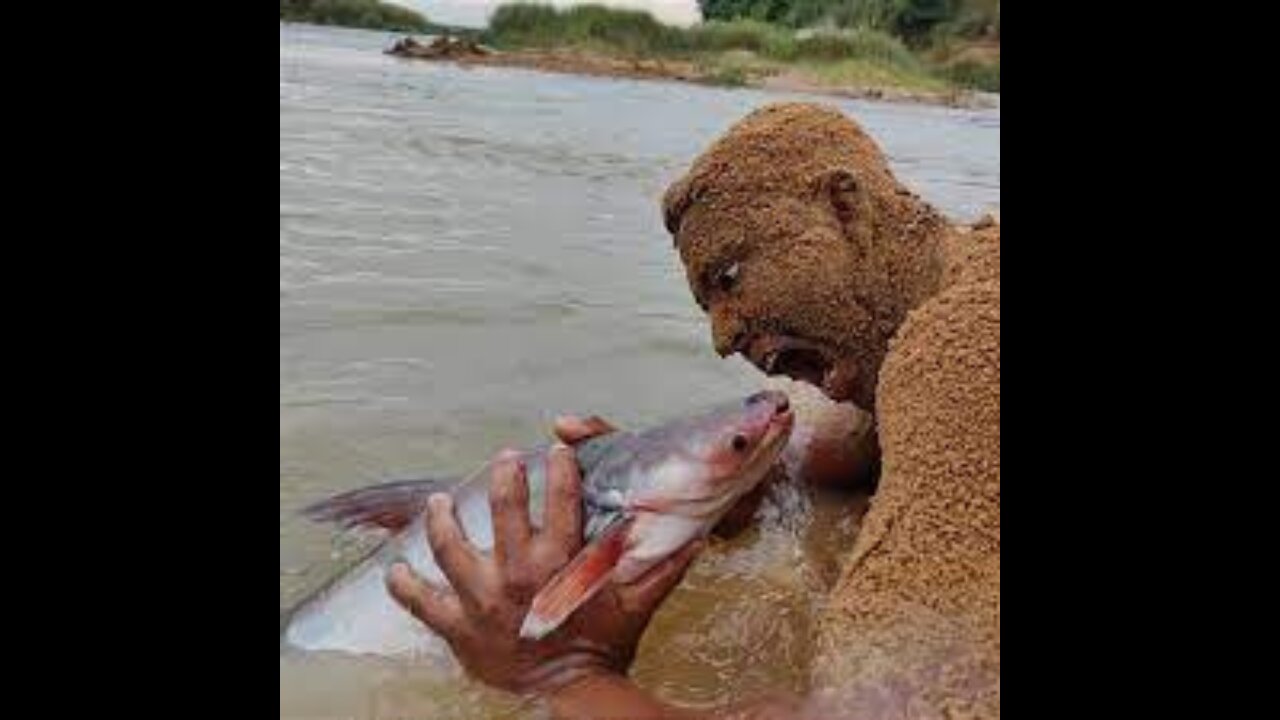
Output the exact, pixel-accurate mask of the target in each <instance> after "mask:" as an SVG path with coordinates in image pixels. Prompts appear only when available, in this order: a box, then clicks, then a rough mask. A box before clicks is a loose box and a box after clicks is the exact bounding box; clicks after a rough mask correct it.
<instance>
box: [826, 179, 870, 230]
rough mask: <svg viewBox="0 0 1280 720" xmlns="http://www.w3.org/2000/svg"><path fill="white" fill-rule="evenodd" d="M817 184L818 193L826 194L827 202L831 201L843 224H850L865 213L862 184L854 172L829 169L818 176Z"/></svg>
mask: <svg viewBox="0 0 1280 720" xmlns="http://www.w3.org/2000/svg"><path fill="white" fill-rule="evenodd" d="M815 184H816V185H817V187H816V188H815V189H816V190H817V194H818V195H820V196H825V197H826V200H827V202H829V203H831V208H832V210H834V211H835V213H836V217H837V218H839V220H840V224H841V225H848V224H850V223H852V222H854V221H855V220H858V219H860V218H859V216H860V215H861V214H862V213H863V206H864V205H865V203H864V202H863V199H862V195H863V193H862V185H861V183H859V182H858V178H857V177H856V176H855V175H854V174H853V173H852V172H850V171H849V170H846V169H844V168H836V169H834V170H827V171H826V172H824V173H822V175H820V176H818V178H817V180H816V183H815Z"/></svg>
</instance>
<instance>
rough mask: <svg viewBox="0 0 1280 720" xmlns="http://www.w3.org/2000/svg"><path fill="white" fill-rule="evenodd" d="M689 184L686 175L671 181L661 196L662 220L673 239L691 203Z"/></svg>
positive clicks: (691, 196) (691, 194)
mask: <svg viewBox="0 0 1280 720" xmlns="http://www.w3.org/2000/svg"><path fill="white" fill-rule="evenodd" d="M691 185H692V183H690V182H689V179H688V178H687V177H686V178H682V179H680V180H677V181H676V182H674V183H672V184H671V187H669V188H667V192H666V193H665V194H664V195H663V196H662V222H663V224H664V225H666V227H667V232H669V233H671V237H672V240H673V241H674V240H675V236H676V234H677V233H679V232H680V221H681V220H683V219H684V214H685V211H687V210H688V209H689V205H691V204H692V203H693V193H691V192H690V188H691Z"/></svg>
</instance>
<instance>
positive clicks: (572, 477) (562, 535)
mask: <svg viewBox="0 0 1280 720" xmlns="http://www.w3.org/2000/svg"><path fill="white" fill-rule="evenodd" d="M546 502H547V505H546V509H545V510H544V514H543V518H544V520H543V532H542V535H541V536H540V537H541V539H542V540H544V541H545V542H546V543H547V544H549V545H550V546H551V547H554V548H556V549H559V550H563V551H564V552H565V553H566V556H572V555H573V553H575V552H577V551H578V548H579V547H580V546H581V545H582V478H581V476H580V475H579V473H578V460H577V458H576V457H575V456H574V454H573V449H572V448H570V447H569V446H568V445H564V444H562V443H556V444H555V445H553V446H552V447H551V451H550V452H549V453H548V456H547V500H546Z"/></svg>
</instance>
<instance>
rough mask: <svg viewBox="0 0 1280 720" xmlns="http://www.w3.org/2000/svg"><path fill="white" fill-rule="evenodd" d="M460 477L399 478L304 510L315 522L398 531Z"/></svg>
mask: <svg viewBox="0 0 1280 720" xmlns="http://www.w3.org/2000/svg"><path fill="white" fill-rule="evenodd" d="M457 483H458V478H454V477H448V478H421V479H416V480H396V481H394V482H387V483H380V484H378V485H370V486H368V487H362V488H357V489H355V490H351V491H349V492H344V493H341V494H338V495H334V496H333V497H329V498H325V499H324V500H321V501H319V502H316V503H313V504H311V505H308V506H307V507H305V508H303V509H302V514H303V515H306V516H307V517H308V518H310V519H312V520H314V521H316V522H332V523H336V524H338V525H340V526H341V527H343V528H347V529H350V528H381V529H384V530H390V531H392V532H399V531H400V530H402V529H404V528H405V527H407V526H408V525H409V524H410V523H412V522H413V521H414V519H415V518H417V517H418V515H420V514H422V513H423V512H424V511H425V510H426V509H427V498H428V497H431V495H432V494H433V493H437V492H446V491H448V490H449V489H451V488H452V487H453V486H454V485H456V484H457Z"/></svg>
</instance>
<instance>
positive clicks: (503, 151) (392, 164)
mask: <svg viewBox="0 0 1280 720" xmlns="http://www.w3.org/2000/svg"><path fill="white" fill-rule="evenodd" d="M392 39H393V38H392V36H389V35H385V34H381V33H373V32H365V31H354V30H339V29H321V28H311V27H300V26H285V25H282V26H281V28H280V605H281V609H282V610H283V609H284V608H286V607H290V606H292V605H293V604H294V603H296V602H297V601H298V600H299V599H300V598H302V597H304V596H305V595H306V593H308V592H310V591H311V590H312V589H313V588H315V587H316V586H317V585H318V584H320V583H322V582H324V581H325V580H326V579H328V578H330V577H332V576H333V575H334V574H335V573H337V572H339V571H340V570H341V569H342V568H343V567H345V566H346V565H347V564H349V563H350V562H352V561H353V560H354V559H355V558H356V557H357V555H358V554H359V553H360V552H361V551H362V550H363V549H364V548H365V547H366V546H367V541H357V540H353V539H350V538H342V537H335V536H334V535H333V533H332V532H330V531H329V530H328V529H326V528H322V527H315V526H310V525H308V524H307V523H305V522H302V521H300V520H298V519H297V518H296V517H295V516H294V513H295V511H296V510H297V508H298V507H300V506H301V505H303V504H305V503H307V502H310V501H312V500H315V499H317V498H319V497H322V496H324V495H327V494H331V493H334V492H337V491H340V490H344V489H349V488H351V487H354V486H356V485H360V484H364V483H368V482H374V481H377V480H379V479H381V478H385V477H386V476H388V475H400V474H409V473H422V472H434V471H439V472H461V471H466V470H469V469H470V468H471V467H473V466H474V465H476V464H477V463H479V462H480V461H482V460H483V459H485V458H487V457H488V456H489V455H490V454H492V453H493V452H494V451H495V450H496V449H498V448H499V447H501V446H503V445H508V444H525V443H529V442H535V441H538V440H540V439H541V438H542V437H543V436H544V435H545V432H546V427H547V424H548V422H549V420H550V418H551V417H552V416H553V415H554V414H555V413H557V412H563V411H583V412H588V411H589V412H593V413H599V414H602V415H604V416H606V417H609V418H611V419H614V420H616V421H617V422H618V423H620V424H624V425H636V424H640V423H648V422H652V421H654V420H657V419H660V418H662V417H665V416H670V415H673V414H679V413H682V412H685V411H687V410H690V409H693V408H695V407H699V406H701V405H704V404H707V403H710V402H715V401H718V400H721V399H723V398H725V397H727V396H732V395H735V394H738V393H743V392H747V391H750V390H752V389H754V388H756V387H757V384H758V376H757V375H756V373H755V372H754V370H752V369H751V368H750V367H748V366H746V365H745V364H744V363H742V362H741V361H739V360H737V359H730V360H721V359H719V358H717V357H716V356H715V354H714V352H712V350H711V346H710V342H709V333H708V329H707V326H706V323H705V321H704V319H703V318H702V317H701V315H700V313H699V311H698V309H697V307H696V306H695V305H694V304H693V302H692V300H691V298H690V296H689V292H688V290H687V289H686V287H685V284H684V277H683V273H682V270H681V268H680V265H679V261H678V259H677V257H676V255H675V253H674V252H673V251H672V249H671V240H670V237H669V236H668V235H667V234H666V232H665V231H664V229H663V228H662V224H661V215H660V213H659V209H658V208H659V198H660V197H661V194H662V191H663V190H664V189H665V187H666V185H667V183H668V182H670V181H671V180H672V179H674V178H675V177H677V176H678V175H679V174H680V173H681V171H682V170H683V169H684V168H685V167H687V165H688V163H689V162H690V161H691V160H692V159H693V158H694V157H695V156H696V155H697V154H698V152H700V151H701V149H702V148H703V147H705V146H706V144H707V143H709V142H710V141H711V140H713V139H714V138H715V137H716V136H717V135H718V134H719V133H721V132H723V131H724V130H725V129H726V128H727V127H728V126H729V125H730V124H732V123H733V122H734V121H735V120H737V119H738V118H740V117H741V116H742V115H744V114H746V113H747V112H749V111H750V110H751V109H753V108H755V107H758V106H759V105H761V104H764V103H766V102H769V101H774V100H778V99H782V98H783V97H786V96H781V95H777V94H764V93H760V92H755V91H747V90H719V89H710V88H703V87H695V86H689V85H681V84H674V83H658V82H636V81H625V80H610V79H596V78H581V77H574V76H565V75H551V74H542V73H537V72H532V71H524V70H514V69H495V68H480V69H471V70H466V69H461V68H458V67H455V66H452V65H444V64H434V63H425V62H413V61H404V60H400V59H396V58H391V57H388V56H385V55H383V54H382V53H381V50H382V49H383V48H385V47H387V46H388V45H389V44H390V42H391V41H392ZM824 101H826V102H836V104H838V105H840V106H841V107H842V108H843V109H844V110H845V111H846V112H848V113H849V114H850V115H852V116H853V117H855V118H857V119H858V120H859V121H860V122H861V123H862V124H863V125H864V126H865V127H866V128H867V129H868V130H869V131H870V132H871V133H872V135H873V136H874V137H875V138H876V139H877V140H878V141H879V142H880V144H881V145H882V147H884V149H885V150H886V152H887V153H888V154H889V155H890V157H891V159H892V162H893V165H894V168H895V171H896V172H897V173H898V174H899V176H900V177H901V178H902V179H903V180H904V181H906V182H908V183H909V184H911V185H912V186H913V187H914V188H915V189H916V190H917V191H919V192H920V193H921V194H922V195H924V196H925V197H926V198H927V199H929V200H930V201H931V202H933V203H935V204H936V205H937V206H938V207H940V208H942V209H943V210H944V211H946V212H948V213H949V214H951V215H953V216H955V217H957V218H971V217H973V216H976V215H977V214H979V213H980V212H983V211H985V210H988V209H998V208H999V205H1000V149H999V132H1000V116H999V112H998V111H958V110H949V109H941V108H932V107H921V106H910V105H886V104H872V103H863V102H856V101H832V100H830V99H825V100H824ZM850 516H851V512H850V509H849V507H848V501H847V500H844V499H839V498H828V497H812V496H808V495H805V494H803V493H799V492H797V491H794V490H790V489H783V490H780V491H778V492H777V493H775V496H774V497H773V498H772V499H771V500H770V502H769V503H768V504H767V506H766V507H765V509H764V512H763V516H762V521H761V523H760V524H759V525H758V527H755V528H753V529H752V530H751V531H749V532H748V533H746V534H745V535H744V536H742V537H739V538H736V539H735V540H734V541H733V542H731V543H727V544H723V545H720V546H717V547H713V548H712V549H711V550H709V551H708V552H707V553H706V554H705V555H704V557H703V558H701V559H700V560H699V563H698V565H697V566H696V567H695V569H694V570H693V571H692V572H691V574H690V577H689V578H688V579H687V580H686V582H685V584H684V585H683V586H682V587H681V588H680V589H679V590H678V591H677V592H676V594H675V595H673V597H672V599H671V600H670V601H669V602H668V603H667V604H666V605H665V606H664V607H663V609H662V611H661V612H660V614H659V616H658V617H657V618H656V620H655V622H654V625H653V626H652V628H651V630H650V632H649V633H648V635H646V639H645V644H644V647H643V648H642V651H641V655H640V657H639V659H638V661H637V667H636V676H637V677H638V678H639V679H640V680H641V681H642V682H644V683H645V684H646V685H647V686H649V687H651V688H654V689H655V690H656V691H657V692H659V693H660V694H662V695H663V696H665V697H668V698H671V699H673V700H678V701H681V702H684V703H686V704H711V703H715V702H718V701H722V700H725V699H728V698H733V697H739V696H741V695H743V694H750V693H754V692H758V691H761V690H766V689H770V688H800V687H802V686H803V682H804V668H803V660H804V657H805V656H806V651H807V632H808V629H809V627H810V623H811V621H812V617H813V612H812V611H813V607H814V606H815V603H817V602H819V601H820V600H821V597H822V591H823V589H824V588H825V585H826V583H827V582H829V579H830V575H831V574H832V573H833V572H834V569H833V568H834V566H835V562H836V560H837V558H838V550H839V548H840V547H842V546H844V545H845V544H846V542H847V540H848V538H849V537H851V536H852V533H853V532H854V530H855V529H856V528H855V527H854V524H853V522H852V520H851V519H850ZM280 663H281V698H280V709H281V716H282V717H290V718H350V717H361V718H373V717H378V718H384V717H396V718H405V717H415V718H455V717H456V718H482V717H501V716H508V715H510V716H526V715H528V714H529V713H531V712H532V710H530V709H529V708H524V707H519V706H515V705H512V704H510V703H509V702H508V701H506V700H505V699H503V698H500V697H496V696H494V695H491V694H489V693H487V692H486V691H484V690H482V689H480V688H477V687H474V686H472V685H470V684H469V683H466V682H464V681H461V680H459V679H457V678H438V677H429V676H426V675H424V674H423V673H422V672H421V671H420V670H418V669H416V668H414V667H412V666H407V665H403V664H399V663H393V662H382V661H374V660H369V659H353V658H337V657H305V658H304V657H297V656H294V655H291V654H282V656H281V660H280Z"/></svg>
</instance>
